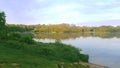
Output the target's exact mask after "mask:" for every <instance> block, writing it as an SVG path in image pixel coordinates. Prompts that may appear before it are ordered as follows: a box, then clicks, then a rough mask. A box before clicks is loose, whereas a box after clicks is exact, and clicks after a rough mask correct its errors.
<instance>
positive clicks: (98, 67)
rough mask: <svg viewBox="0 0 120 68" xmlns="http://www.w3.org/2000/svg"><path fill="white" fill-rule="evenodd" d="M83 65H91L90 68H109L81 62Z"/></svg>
mask: <svg viewBox="0 0 120 68" xmlns="http://www.w3.org/2000/svg"><path fill="white" fill-rule="evenodd" d="M80 63H81V64H85V65H89V66H90V68H109V67H107V66H103V65H99V64H94V63H84V62H80Z"/></svg>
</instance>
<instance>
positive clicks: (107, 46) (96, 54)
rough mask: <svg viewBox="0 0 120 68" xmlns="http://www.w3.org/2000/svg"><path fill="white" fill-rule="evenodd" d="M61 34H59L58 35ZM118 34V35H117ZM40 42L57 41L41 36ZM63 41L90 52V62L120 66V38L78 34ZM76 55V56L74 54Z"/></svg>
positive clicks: (111, 67) (114, 66) (112, 66)
mask: <svg viewBox="0 0 120 68" xmlns="http://www.w3.org/2000/svg"><path fill="white" fill-rule="evenodd" d="M58 36H59V35H58ZM117 36H118V35H117ZM36 40H37V41H40V42H55V38H53V39H52V38H50V37H49V38H46V37H44V39H43V38H39V39H36ZM61 42H62V43H65V44H71V45H72V46H75V47H77V48H81V49H82V50H83V52H84V53H85V54H89V56H90V59H89V62H91V63H95V64H99V65H103V66H108V67H110V68H120V38H119V37H115V36H112V37H108V36H107V37H104V38H103V37H100V36H87V37H85V36H77V37H75V36H74V38H73V37H71V38H70V37H69V38H65V39H61ZM73 57H74V56H73Z"/></svg>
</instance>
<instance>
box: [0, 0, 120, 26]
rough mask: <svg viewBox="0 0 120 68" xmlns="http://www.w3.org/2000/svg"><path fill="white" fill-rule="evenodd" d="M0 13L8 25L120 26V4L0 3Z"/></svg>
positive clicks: (72, 0)
mask: <svg viewBox="0 0 120 68" xmlns="http://www.w3.org/2000/svg"><path fill="white" fill-rule="evenodd" d="M0 10H2V11H5V13H6V16H7V23H10V24H12V23H14V24H60V23H69V24H77V25H78V24H79V25H119V23H120V0H0ZM110 21H111V22H110ZM114 21H115V22H114ZM116 21H117V22H116ZM109 22H110V23H109Z"/></svg>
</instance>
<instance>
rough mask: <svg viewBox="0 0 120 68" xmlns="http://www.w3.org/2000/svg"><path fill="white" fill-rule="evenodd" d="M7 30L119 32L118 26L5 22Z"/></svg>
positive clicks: (119, 27)
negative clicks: (16, 23)
mask: <svg viewBox="0 0 120 68" xmlns="http://www.w3.org/2000/svg"><path fill="white" fill-rule="evenodd" d="M7 27H8V30H9V31H20V32H25V31H32V32H42V33H96V32H102V33H104V32H120V26H99V27H89V26H76V25H70V24H50V25H45V24H43V25H41V24H39V25H19V24H18V25H15V24H7Z"/></svg>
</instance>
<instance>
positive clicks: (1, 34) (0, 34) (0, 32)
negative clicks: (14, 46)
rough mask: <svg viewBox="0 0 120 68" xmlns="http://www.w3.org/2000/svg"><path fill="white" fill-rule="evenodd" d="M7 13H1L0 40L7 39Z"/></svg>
mask: <svg viewBox="0 0 120 68" xmlns="http://www.w3.org/2000/svg"><path fill="white" fill-rule="evenodd" d="M5 17H6V16H5V13H4V12H0V39H5V38H6V35H7V33H6V26H5V23H6V19H5Z"/></svg>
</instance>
